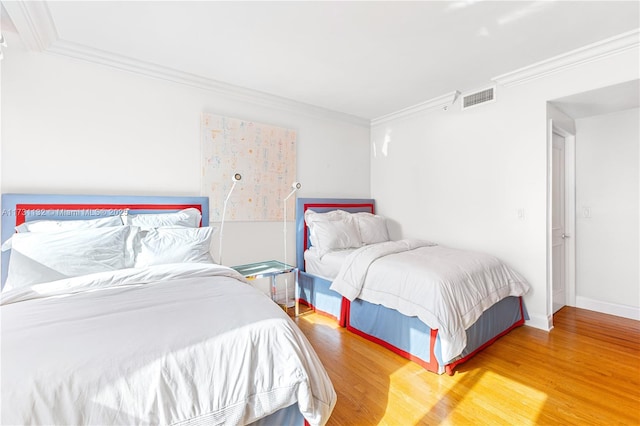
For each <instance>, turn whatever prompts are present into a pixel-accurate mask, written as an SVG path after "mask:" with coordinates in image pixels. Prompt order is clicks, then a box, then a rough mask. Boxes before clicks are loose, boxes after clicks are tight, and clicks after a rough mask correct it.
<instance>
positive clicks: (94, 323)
mask: <svg viewBox="0 0 640 426" xmlns="http://www.w3.org/2000/svg"><path fill="white" fill-rule="evenodd" d="M208 217H209V212H208V199H207V198H204V197H137V196H135V197H117V196H55V195H20V194H6V195H3V196H2V243H3V249H5V251H4V252H3V253H2V265H3V268H2V284H3V291H2V300H1V303H2V307H1V328H2V330H1V338H2V348H1V350H2V353H1V356H2V365H1V382H2V383H1V385H2V395H1V398H2V401H1V402H2V418H1V423H2V424H78V425H79V424H177V425H195V424H207V425H211V424H265V425H266V424H274V425H285V424H286V425H302V424H311V425H322V424H325V423H326V422H327V420H328V418H329V415H330V414H331V411H332V409H333V406H334V404H335V401H336V394H335V391H334V389H333V386H332V384H331V382H330V380H329V377H328V375H327V373H326V371H325V369H324V367H323V366H322V364H321V363H320V361H319V359H318V357H317V355H316V354H315V352H314V350H313V348H312V347H311V345H310V344H309V342H308V341H307V340H306V338H305V337H304V335H302V333H301V332H300V330H299V329H298V328H297V327H296V326H295V324H294V323H293V322H292V321H291V319H290V318H289V317H288V316H287V315H286V314H285V313H284V312H283V311H282V309H280V308H279V307H278V306H277V305H276V304H274V303H273V302H272V301H271V300H270V299H269V297H268V296H266V295H265V294H263V293H262V292H260V291H258V290H256V289H254V288H253V287H251V286H250V285H248V284H247V283H246V281H245V280H244V278H243V277H242V276H241V275H240V274H238V273H237V272H236V271H234V270H233V269H231V268H228V267H224V266H220V265H217V264H215V262H213V259H211V257H210V254H209V245H210V238H211V234H212V233H213V230H212V229H211V228H209V227H208V226H207V225H208ZM16 228H17V231H18V232H16Z"/></svg>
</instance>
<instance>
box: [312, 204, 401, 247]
mask: <svg viewBox="0 0 640 426" xmlns="http://www.w3.org/2000/svg"><path fill="white" fill-rule="evenodd" d="M304 220H305V222H306V224H307V227H308V228H309V239H310V242H311V246H313V247H315V249H316V250H317V251H318V255H319V256H324V255H325V254H326V253H329V252H331V251H334V250H346V249H353V248H360V247H362V246H365V245H369V244H376V243H382V242H385V241H389V231H388V230H387V223H386V220H385V218H384V217H382V216H378V215H375V214H371V213H366V212H357V213H349V212H347V211H344V210H331V211H329V212H326V213H319V212H316V211H314V210H311V209H308V210H306V211H305V213H304Z"/></svg>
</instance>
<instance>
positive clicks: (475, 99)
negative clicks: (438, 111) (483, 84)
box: [462, 87, 496, 110]
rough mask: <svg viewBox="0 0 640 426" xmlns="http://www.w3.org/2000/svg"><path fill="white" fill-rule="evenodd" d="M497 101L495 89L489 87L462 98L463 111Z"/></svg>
mask: <svg viewBox="0 0 640 426" xmlns="http://www.w3.org/2000/svg"><path fill="white" fill-rule="evenodd" d="M495 100H496V92H495V87H489V88H488V89H483V90H480V91H478V92H474V93H470V94H468V95H464V96H463V97H462V109H463V110H465V109H467V108H471V107H475V106H478V105H482V104H485V103H487V102H493V101H495Z"/></svg>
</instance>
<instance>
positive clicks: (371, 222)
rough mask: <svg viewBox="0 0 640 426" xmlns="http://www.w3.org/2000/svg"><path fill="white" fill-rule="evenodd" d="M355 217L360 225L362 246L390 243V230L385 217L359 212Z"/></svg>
mask: <svg viewBox="0 0 640 426" xmlns="http://www.w3.org/2000/svg"><path fill="white" fill-rule="evenodd" d="M353 216H354V217H355V219H356V222H357V223H358V230H359V231H360V238H361V239H362V244H365V245H366V244H376V243H383V242H385V241H389V239H390V238H389V230H388V229H387V221H386V219H385V218H384V217H382V216H378V215H375V214H371V213H366V212H359V213H354V214H353Z"/></svg>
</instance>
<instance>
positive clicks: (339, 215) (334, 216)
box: [304, 209, 349, 246]
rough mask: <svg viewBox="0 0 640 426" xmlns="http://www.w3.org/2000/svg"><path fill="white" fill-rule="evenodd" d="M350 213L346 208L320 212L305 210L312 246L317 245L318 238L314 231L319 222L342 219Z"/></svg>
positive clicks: (305, 219)
mask: <svg viewBox="0 0 640 426" xmlns="http://www.w3.org/2000/svg"><path fill="white" fill-rule="evenodd" d="M348 216H349V213H348V212H346V211H344V210H330V211H328V212H324V213H319V212H316V211H315V210H312V209H307V210H306V211H305V212H304V221H305V223H306V224H307V227H308V228H309V242H310V243H311V245H312V246H317V245H318V242H317V238H316V235H315V232H314V225H315V224H316V223H318V222H327V221H336V220H342V219H344V218H345V217H348Z"/></svg>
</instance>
